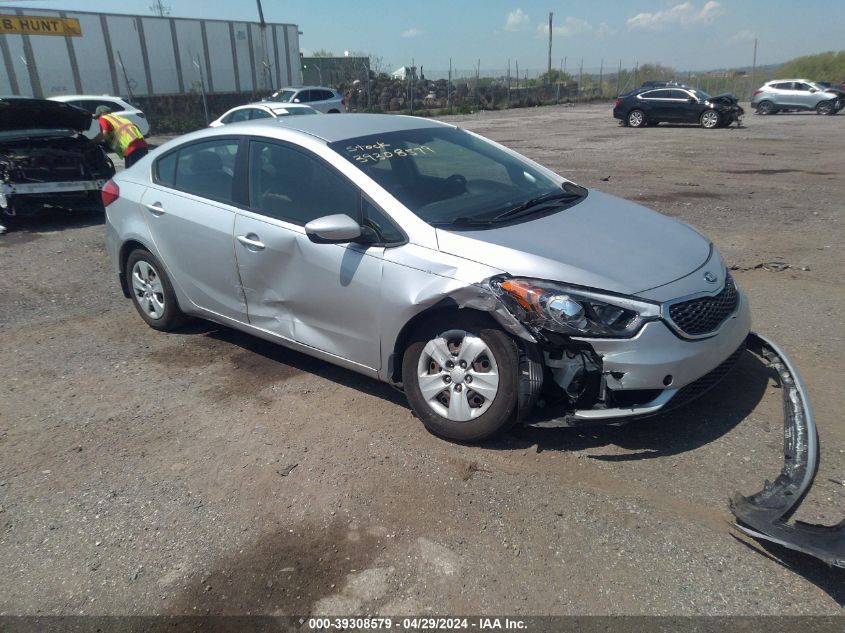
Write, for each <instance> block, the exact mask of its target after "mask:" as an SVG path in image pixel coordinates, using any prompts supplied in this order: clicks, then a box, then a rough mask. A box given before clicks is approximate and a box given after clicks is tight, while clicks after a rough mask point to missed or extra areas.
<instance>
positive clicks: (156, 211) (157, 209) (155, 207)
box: [144, 202, 164, 217]
mask: <svg viewBox="0 0 845 633" xmlns="http://www.w3.org/2000/svg"><path fill="white" fill-rule="evenodd" d="M144 206H145V207H147V211H149V212H150V213H152V214H153V215H154V216H156V217H158V216H160V215H164V207H162V206H161V202H153V203H152V204H145V205H144Z"/></svg>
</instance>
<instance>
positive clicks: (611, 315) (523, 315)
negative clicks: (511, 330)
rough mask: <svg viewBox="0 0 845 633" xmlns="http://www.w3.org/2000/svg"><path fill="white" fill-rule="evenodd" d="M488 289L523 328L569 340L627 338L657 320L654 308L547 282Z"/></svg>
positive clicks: (503, 283) (519, 281)
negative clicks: (576, 338)
mask: <svg viewBox="0 0 845 633" xmlns="http://www.w3.org/2000/svg"><path fill="white" fill-rule="evenodd" d="M491 286H492V287H493V289H494V290H496V292H498V293H499V296H500V298H501V299H502V301H504V303H505V305H506V306H507V307H508V309H509V310H510V311H511V313H512V314H513V315H514V316H516V317H517V318H518V319H519V320H520V321H521V322H522V323H524V324H525V325H528V326H531V327H533V328H536V329H540V330H551V331H553V332H560V333H561V334H566V335H569V336H586V337H623V338H629V337H631V336H634V335H635V334H636V333H637V332H639V331H640V328H641V327H642V325H643V324H644V323H646V322H647V321H654V320H656V319H659V318H660V306H659V305H658V304H655V303H649V302H646V301H641V300H637V299H631V298H629V297H618V296H614V295H608V294H604V293H598V292H593V291H589V290H583V289H580V288H570V287H567V286H564V285H563V284H557V283H553V282H549V281H541V280H537V279H525V278H514V279H503V280H500V281H495V282H493V283H492V284H491Z"/></svg>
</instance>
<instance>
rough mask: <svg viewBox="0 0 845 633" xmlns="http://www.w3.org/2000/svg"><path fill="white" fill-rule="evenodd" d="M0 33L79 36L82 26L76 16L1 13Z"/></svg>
mask: <svg viewBox="0 0 845 633" xmlns="http://www.w3.org/2000/svg"><path fill="white" fill-rule="evenodd" d="M0 33H7V34H16V35H68V36H71V37H80V36H81V35H82V27H81V26H80V24H79V20H77V19H76V18H51V17H47V16H43V15H2V14H0Z"/></svg>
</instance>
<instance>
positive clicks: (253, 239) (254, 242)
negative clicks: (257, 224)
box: [238, 233, 264, 251]
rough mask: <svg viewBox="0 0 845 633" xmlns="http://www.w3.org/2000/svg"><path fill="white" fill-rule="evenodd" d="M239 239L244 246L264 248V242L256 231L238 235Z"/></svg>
mask: <svg viewBox="0 0 845 633" xmlns="http://www.w3.org/2000/svg"><path fill="white" fill-rule="evenodd" d="M238 241H239V242H240V243H241V244H243V245H244V246H248V247H249V248H254V249H255V250H257V251H260V250H264V242H262V241H261V240H259V239H258V236H257V235H256V234H255V233H248V234H247V235H238Z"/></svg>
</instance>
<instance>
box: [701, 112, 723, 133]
mask: <svg viewBox="0 0 845 633" xmlns="http://www.w3.org/2000/svg"><path fill="white" fill-rule="evenodd" d="M719 121H720V117H719V113H718V112H716V111H715V110H705V111H704V112H703V113H702V114H701V118H700V119H699V122H700V123H701V127H703V128H707V129H708V130H710V129H713V128H714V127H719Z"/></svg>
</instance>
